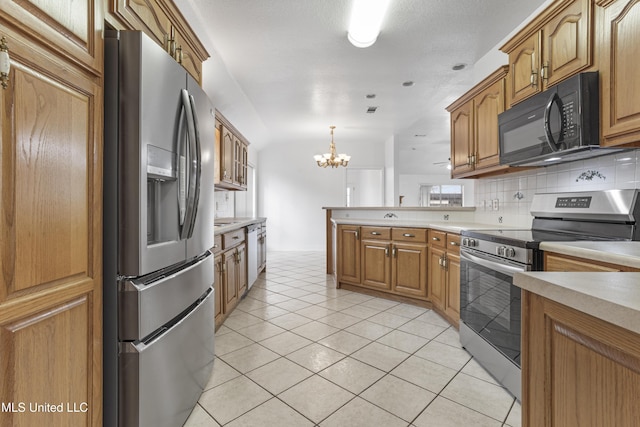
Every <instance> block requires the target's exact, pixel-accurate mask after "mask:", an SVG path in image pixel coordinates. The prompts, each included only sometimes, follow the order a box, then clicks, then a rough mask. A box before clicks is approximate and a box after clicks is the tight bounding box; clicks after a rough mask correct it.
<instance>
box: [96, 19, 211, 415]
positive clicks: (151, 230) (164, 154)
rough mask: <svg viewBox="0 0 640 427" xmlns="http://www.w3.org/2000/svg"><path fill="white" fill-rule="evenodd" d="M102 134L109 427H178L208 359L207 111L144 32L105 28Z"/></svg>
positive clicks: (192, 84)
mask: <svg viewBox="0 0 640 427" xmlns="http://www.w3.org/2000/svg"><path fill="white" fill-rule="evenodd" d="M104 128H105V134H104V219H103V222H104V250H103V253H104V263H103V265H104V272H103V273H104V277H103V290H104V315H103V316H104V331H103V332H104V358H103V362H104V392H103V393H104V407H103V408H104V425H105V426H114V427H115V426H119V427H149V426H154V427H175V426H181V425H183V424H184V422H185V421H186V419H187V418H188V416H189V414H190V413H191V410H192V409H193V407H194V406H195V405H196V403H197V400H198V398H199V397H200V394H201V393H202V390H203V389H204V387H205V386H206V384H207V382H208V380H209V377H210V375H211V372H212V369H213V360H214V306H215V298H214V295H213V294H214V288H213V280H214V277H213V274H214V266H213V256H212V254H211V252H209V249H210V248H211V247H213V217H214V215H213V185H207V183H212V182H213V166H214V165H213V161H214V159H213V156H214V147H213V141H214V137H215V133H214V132H215V118H214V110H213V106H212V105H211V102H210V101H209V99H208V98H207V96H206V94H205V93H204V92H203V91H202V89H201V88H200V86H199V85H198V84H197V83H196V81H195V80H194V79H193V78H191V76H190V75H189V74H188V73H187V72H186V71H185V70H184V69H183V68H182V67H181V66H180V65H179V64H178V63H177V62H175V61H174V60H173V58H172V57H171V56H169V54H168V53H167V52H165V51H164V50H163V49H162V48H161V47H160V46H158V45H157V44H156V43H154V42H153V41H152V40H151V39H150V38H148V37H147V36H146V35H145V34H144V33H142V32H136V31H119V32H116V31H108V32H107V33H106V34H105V126H104ZM201 184H203V185H201Z"/></svg>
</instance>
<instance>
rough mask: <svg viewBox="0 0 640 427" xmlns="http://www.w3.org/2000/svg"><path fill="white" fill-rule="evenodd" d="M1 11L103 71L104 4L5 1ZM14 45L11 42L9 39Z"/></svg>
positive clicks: (55, 48) (58, 50)
mask: <svg viewBox="0 0 640 427" xmlns="http://www.w3.org/2000/svg"><path fill="white" fill-rule="evenodd" d="M0 15H2V20H3V21H5V22H8V23H10V24H12V25H14V26H16V27H17V28H19V29H20V30H22V31H25V32H27V33H29V34H30V35H31V36H33V37H35V38H36V39H38V40H39V42H40V43H42V44H45V45H46V46H48V47H49V48H50V50H51V52H52V53H54V54H55V55H59V56H62V57H64V58H65V59H66V60H68V61H69V62H72V63H75V64H76V65H79V66H81V67H83V68H85V69H88V70H91V71H93V72H94V73H97V74H102V67H103V65H102V64H103V57H104V55H103V50H102V33H101V29H102V20H103V16H102V7H101V5H100V2H95V1H93V0H31V1H1V2H0ZM9 49H11V43H9Z"/></svg>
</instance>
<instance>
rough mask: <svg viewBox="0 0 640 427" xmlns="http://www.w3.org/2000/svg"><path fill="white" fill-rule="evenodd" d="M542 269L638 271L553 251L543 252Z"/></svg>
mask: <svg viewBox="0 0 640 427" xmlns="http://www.w3.org/2000/svg"><path fill="white" fill-rule="evenodd" d="M544 271H568V272H571V271H573V272H578V271H640V270H639V269H635V268H631V267H626V266H623V265H617V264H611V263H606V262H601V261H594V260H591V259H584V258H577V257H573V256H569V255H564V254H557V253H553V252H545V253H544Z"/></svg>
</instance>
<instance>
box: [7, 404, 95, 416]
mask: <svg viewBox="0 0 640 427" xmlns="http://www.w3.org/2000/svg"><path fill="white" fill-rule="evenodd" d="M0 410H1V412H15V413H25V412H27V413H29V412H31V413H36V412H37V413H43V412H66V413H70V412H71V413H75V412H79V413H83V412H87V411H88V410H89V405H88V404H87V402H61V403H49V402H44V403H37V402H0Z"/></svg>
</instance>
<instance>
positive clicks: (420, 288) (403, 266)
mask: <svg viewBox="0 0 640 427" xmlns="http://www.w3.org/2000/svg"><path fill="white" fill-rule="evenodd" d="M428 249H429V245H428V244H427V229H419V228H404V227H368V226H356V225H338V227H337V245H336V251H335V252H336V264H337V277H338V286H340V285H342V284H344V285H355V286H358V287H360V288H366V289H370V290H373V291H380V292H384V293H386V294H388V295H397V296H398V297H402V298H404V297H407V298H410V299H412V300H419V301H422V302H426V301H428V292H429V291H428V287H429V286H428V283H429V273H428V272H429V269H428V265H429V261H428V253H429V252H428Z"/></svg>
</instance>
